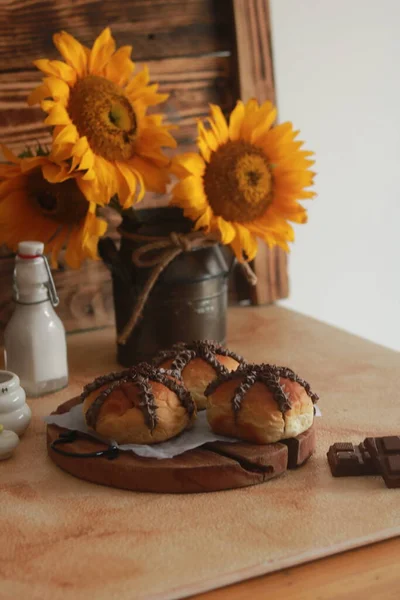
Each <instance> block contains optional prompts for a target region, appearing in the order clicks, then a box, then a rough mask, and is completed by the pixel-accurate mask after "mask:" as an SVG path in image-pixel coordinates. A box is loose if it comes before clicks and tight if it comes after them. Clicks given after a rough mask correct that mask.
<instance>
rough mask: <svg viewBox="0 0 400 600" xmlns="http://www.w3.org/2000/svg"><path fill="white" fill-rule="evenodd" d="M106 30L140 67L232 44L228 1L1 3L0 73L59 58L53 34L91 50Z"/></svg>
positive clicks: (8, 0)
mask: <svg viewBox="0 0 400 600" xmlns="http://www.w3.org/2000/svg"><path fill="white" fill-rule="evenodd" d="M108 25H109V26H110V27H111V29H112V31H113V34H114V36H115V38H116V40H117V43H118V45H125V44H131V45H133V47H134V56H135V59H136V60H138V61H140V60H146V61H147V60H149V59H153V60H157V59H162V58H165V57H167V56H191V55H200V54H209V53H212V52H224V51H226V50H227V49H228V48H229V45H230V43H231V1H230V0H114V1H109V0H107V1H101V0H75V1H74V2H70V1H68V0H42V1H40V2H37V1H36V0H24V1H23V2H21V1H20V0H3V2H2V3H1V4H0V64H1V65H2V68H1V70H19V69H22V70H23V69H26V67H27V63H28V61H32V60H34V59H36V58H42V57H45V56H46V57H48V58H56V57H58V53H57V50H56V49H55V47H54V45H53V42H52V35H53V33H54V32H56V31H60V30H67V31H68V32H70V33H72V34H73V35H74V36H76V37H77V38H78V39H79V40H80V41H81V42H82V43H83V44H85V45H87V46H89V47H91V46H92V44H93V40H94V39H95V38H96V37H97V36H98V35H99V33H100V32H101V31H102V30H103V29H104V27H106V26H108Z"/></svg>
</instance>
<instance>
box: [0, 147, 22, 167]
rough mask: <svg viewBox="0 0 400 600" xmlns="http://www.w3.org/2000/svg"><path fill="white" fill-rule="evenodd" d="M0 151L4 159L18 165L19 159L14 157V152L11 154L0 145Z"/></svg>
mask: <svg viewBox="0 0 400 600" xmlns="http://www.w3.org/2000/svg"><path fill="white" fill-rule="evenodd" d="M0 148H1V151H2V153H3V155H4V158H5V159H6V160H7V161H8V162H10V163H17V164H18V163H19V158H18V157H17V156H15V154H14V152H12V151H11V150H10V149H9V148H7V146H5V145H4V144H1V145H0Z"/></svg>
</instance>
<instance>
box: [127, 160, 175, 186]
mask: <svg viewBox="0 0 400 600" xmlns="http://www.w3.org/2000/svg"><path fill="white" fill-rule="evenodd" d="M130 165H132V167H134V168H135V169H136V170H137V171H138V172H139V173H140V174H141V176H142V177H143V181H144V185H145V187H146V189H149V190H151V191H152V192H157V193H158V194H164V193H165V192H166V189H167V184H168V183H169V173H168V170H167V169H161V168H159V167H156V166H155V165H154V164H152V162H151V161H148V160H145V159H144V158H141V157H140V156H134V157H133V158H132V159H131V161H130Z"/></svg>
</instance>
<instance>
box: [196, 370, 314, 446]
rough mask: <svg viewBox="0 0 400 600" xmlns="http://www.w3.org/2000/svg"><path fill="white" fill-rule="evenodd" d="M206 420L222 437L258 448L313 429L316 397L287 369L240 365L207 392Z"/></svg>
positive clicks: (219, 378)
mask: <svg viewBox="0 0 400 600" xmlns="http://www.w3.org/2000/svg"><path fill="white" fill-rule="evenodd" d="M205 394H206V396H208V407H207V419H208V422H209V424H210V427H211V429H212V430H213V431H214V432H215V433H218V434H220V435H227V436H230V437H236V438H240V439H243V440H246V441H249V442H253V443H256V444H269V443H273V442H278V441H279V440H282V439H286V438H292V437H296V436H297V435H299V434H300V433H303V431H306V430H307V429H309V428H310V427H311V425H312V424H313V419H314V403H315V402H317V400H318V396H317V394H314V393H313V392H312V391H311V389H310V386H309V384H308V383H307V382H306V381H304V379H301V378H300V377H298V376H297V375H296V373H294V372H293V371H292V370H291V369H288V368H286V367H277V366H276V365H267V364H261V365H251V364H250V365H241V366H240V367H239V368H238V369H237V370H236V371H234V372H232V373H228V374H226V373H225V374H222V375H220V376H219V377H217V379H215V380H214V381H213V382H212V383H211V384H210V385H209V386H208V388H207V389H206V392H205Z"/></svg>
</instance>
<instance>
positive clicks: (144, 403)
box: [81, 363, 196, 441]
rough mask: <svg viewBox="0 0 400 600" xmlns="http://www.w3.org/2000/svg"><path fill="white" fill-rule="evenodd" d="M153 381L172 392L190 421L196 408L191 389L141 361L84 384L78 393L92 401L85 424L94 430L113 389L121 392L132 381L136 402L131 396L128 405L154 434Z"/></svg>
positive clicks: (155, 410) (155, 414)
mask: <svg viewBox="0 0 400 600" xmlns="http://www.w3.org/2000/svg"><path fill="white" fill-rule="evenodd" d="M153 383H158V384H162V386H164V387H165V388H167V390H169V391H170V392H172V393H173V394H175V395H176V397H177V398H178V401H179V403H180V405H181V406H182V407H183V408H184V409H185V412H186V413H187V416H188V418H189V420H191V419H192V417H193V415H194V413H195V410H196V407H195V404H194V402H193V399H192V397H191V395H190V392H188V390H187V389H186V388H185V387H184V386H183V385H182V384H181V383H179V382H178V381H176V380H175V379H174V376H173V375H172V374H171V373H170V372H168V371H166V370H165V369H158V368H156V367H154V366H152V365H149V364H147V363H140V364H139V365H136V366H134V367H132V368H130V369H127V370H124V371H121V372H119V373H110V374H108V375H103V376H101V377H98V378H97V379H95V380H94V381H93V382H92V383H89V384H88V385H86V386H85V388H84V390H83V393H82V394H81V401H82V402H85V400H87V399H88V398H89V397H91V400H92V401H91V404H90V405H89V406H88V407H87V409H86V413H85V418H86V422H87V424H88V426H89V427H91V428H92V429H94V430H97V423H98V420H99V416H100V413H101V411H102V408H103V407H104V406H105V404H106V403H107V400H108V399H109V398H110V397H111V396H112V394H113V393H114V392H118V391H121V392H122V393H123V394H124V387H125V386H126V385H128V386H129V384H132V385H133V386H135V387H136V388H137V390H138V394H139V402H138V404H135V402H134V401H133V400H132V399H131V401H130V404H131V408H135V407H137V406H138V408H139V409H140V411H141V412H142V414H143V418H144V422H145V424H146V426H147V428H148V430H149V431H150V433H153V431H154V430H155V429H156V427H157V425H158V424H159V420H160V419H159V415H158V405H157V402H156V398H155V393H154V390H153V386H152V384H153ZM97 391H98V392H99V393H98V395H96V392H97ZM124 399H125V401H126V394H124ZM117 441H118V440H117Z"/></svg>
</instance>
